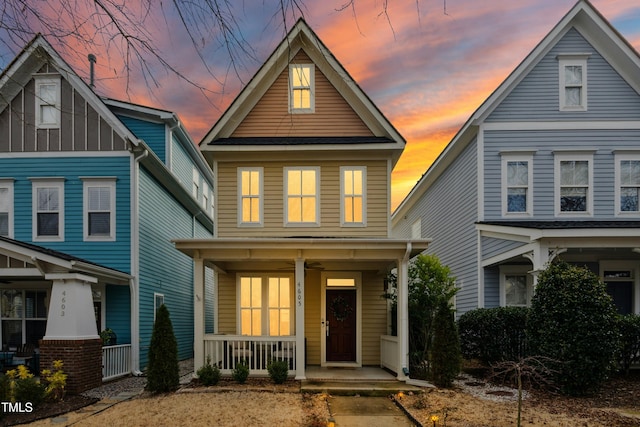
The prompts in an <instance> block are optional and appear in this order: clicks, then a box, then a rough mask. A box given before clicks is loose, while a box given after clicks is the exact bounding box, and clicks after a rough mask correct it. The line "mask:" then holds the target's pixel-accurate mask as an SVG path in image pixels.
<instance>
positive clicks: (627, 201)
mask: <svg viewBox="0 0 640 427" xmlns="http://www.w3.org/2000/svg"><path fill="white" fill-rule="evenodd" d="M616 205H617V206H616V213H617V214H618V215H637V214H639V213H640V155H622V156H616Z"/></svg>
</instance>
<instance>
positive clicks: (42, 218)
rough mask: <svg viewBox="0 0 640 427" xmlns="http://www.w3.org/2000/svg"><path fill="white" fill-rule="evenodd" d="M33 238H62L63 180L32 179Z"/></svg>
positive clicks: (50, 239) (35, 239)
mask: <svg viewBox="0 0 640 427" xmlns="http://www.w3.org/2000/svg"><path fill="white" fill-rule="evenodd" d="M32 181H33V184H32V185H33V187H32V188H33V200H32V202H33V204H32V206H33V240H34V241H56V240H64V181H63V180H62V179H53V180H49V179H42V180H41V179H33V178H32Z"/></svg>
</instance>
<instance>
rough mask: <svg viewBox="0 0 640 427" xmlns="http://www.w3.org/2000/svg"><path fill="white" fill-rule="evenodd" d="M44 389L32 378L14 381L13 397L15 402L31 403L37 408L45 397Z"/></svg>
mask: <svg viewBox="0 0 640 427" xmlns="http://www.w3.org/2000/svg"><path fill="white" fill-rule="evenodd" d="M46 393H47V392H46V387H45V386H44V385H43V384H40V381H38V380H37V379H36V378H34V377H29V378H21V379H18V380H16V382H15V385H14V386H13V396H14V398H15V401H16V402H31V404H32V405H33V407H34V408H37V407H38V406H39V405H40V403H42V401H43V400H44V398H45V397H46Z"/></svg>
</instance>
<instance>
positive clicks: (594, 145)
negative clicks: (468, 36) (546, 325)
mask: <svg viewBox="0 0 640 427" xmlns="http://www.w3.org/2000/svg"><path fill="white" fill-rule="evenodd" d="M639 196H640V56H639V55H638V52H636V51H635V50H634V49H633V47H632V46H631V45H630V44H629V43H628V42H627V41H626V40H624V39H623V38H622V37H621V35H620V34H619V33H618V32H617V31H616V30H615V29H614V28H613V27H612V26H611V24H610V23H609V22H608V21H607V20H606V19H605V18H604V17H603V16H602V15H601V14H600V13H599V12H598V11H597V10H596V9H595V8H594V7H593V5H591V4H590V3H589V2H588V1H583V0H581V1H579V2H578V3H577V4H576V5H575V6H574V7H573V8H572V9H571V10H570V11H569V13H567V14H566V15H565V16H564V17H563V18H562V20H561V21H560V22H559V23H558V24H557V25H556V26H555V27H554V28H553V29H552V30H551V32H550V33H549V34H548V35H547V36H546V37H545V38H544V39H543V40H542V41H541V42H540V43H539V44H538V45H537V46H536V47H535V49H534V50H533V51H532V52H531V53H530V54H529V55H528V56H527V57H526V58H525V59H524V60H523V61H522V62H521V63H520V64H519V65H518V67H517V68H516V69H515V70H514V71H513V72H512V73H511V74H510V75H509V76H508V77H507V79H506V80H505V81H504V82H503V83H502V84H501V85H500V86H499V87H498V88H497V89H496V90H495V91H494V92H493V93H492V94H491V96H490V97H489V98H488V99H487V100H486V101H485V102H484V103H483V104H482V105H481V106H480V107H479V108H478V109H477V110H476V111H475V112H474V114H473V115H472V116H471V117H470V118H469V119H468V121H467V122H466V123H465V124H464V126H463V127H462V128H461V129H460V131H459V132H458V133H457V134H456V136H455V137H454V138H453V140H452V141H451V142H450V143H449V144H448V146H447V147H446V148H445V150H444V151H443V152H442V154H441V155H440V156H439V157H438V159H437V160H436V161H435V162H434V164H433V165H432V166H431V167H430V168H429V169H428V170H427V172H426V173H425V174H424V175H423V177H422V178H421V180H420V181H419V182H418V184H417V185H416V186H415V187H414V188H413V190H412V191H411V192H410V194H409V195H408V196H407V198H406V199H405V200H404V201H403V202H402V204H401V205H400V206H399V207H398V209H397V210H396V211H395V212H394V214H393V216H392V234H393V236H394V237H395V238H408V237H411V238H418V237H425V236H428V237H429V238H432V239H433V242H432V243H431V244H430V245H429V248H428V250H427V251H428V252H429V253H434V254H436V255H437V256H438V257H439V258H440V260H441V261H442V262H443V263H444V264H446V265H448V266H449V267H450V268H451V269H452V272H453V274H454V275H455V276H456V277H457V281H458V286H459V287H460V288H461V290H460V291H459V293H458V295H457V299H456V307H457V311H458V315H460V314H462V313H464V312H466V311H469V310H471V309H474V308H479V307H487V308H489V307H497V306H526V305H528V304H529V303H530V301H531V296H532V294H533V292H534V288H535V283H536V280H537V275H538V273H539V272H540V271H541V270H542V269H544V268H545V266H546V265H547V264H548V263H549V262H550V261H552V260H553V259H554V258H556V257H559V258H561V259H563V260H565V261H567V262H570V263H575V264H579V265H583V266H587V267H588V268H589V269H591V270H592V271H594V272H595V273H597V274H598V275H600V277H601V278H602V279H603V280H604V281H605V283H606V284H607V288H608V291H609V293H610V294H611V295H612V296H613V298H614V302H615V304H616V306H617V308H618V310H619V311H620V312H621V313H640V277H639V276H640V198H639Z"/></svg>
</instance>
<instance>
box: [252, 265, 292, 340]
mask: <svg viewBox="0 0 640 427" xmlns="http://www.w3.org/2000/svg"><path fill="white" fill-rule="evenodd" d="M291 283H292V280H291V278H290V277H269V276H263V275H260V276H251V277H247V276H245V277H240V333H241V334H242V335H250V336H261V335H268V336H290V335H291V334H292V333H293V331H292V329H293V325H292V323H291V319H292V317H293V310H292V306H291V292H292V289H291ZM263 308H266V309H263Z"/></svg>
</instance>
